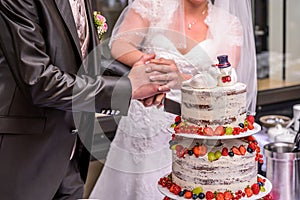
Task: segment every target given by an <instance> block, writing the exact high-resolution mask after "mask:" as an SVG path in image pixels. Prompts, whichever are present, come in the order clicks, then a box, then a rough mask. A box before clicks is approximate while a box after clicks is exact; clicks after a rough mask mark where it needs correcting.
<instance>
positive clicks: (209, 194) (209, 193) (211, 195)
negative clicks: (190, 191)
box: [205, 191, 215, 200]
mask: <svg viewBox="0 0 300 200" xmlns="http://www.w3.org/2000/svg"><path fill="white" fill-rule="evenodd" d="M205 196H206V199H207V200H212V199H214V198H215V195H214V193H213V192H211V191H207V192H206V194H205Z"/></svg>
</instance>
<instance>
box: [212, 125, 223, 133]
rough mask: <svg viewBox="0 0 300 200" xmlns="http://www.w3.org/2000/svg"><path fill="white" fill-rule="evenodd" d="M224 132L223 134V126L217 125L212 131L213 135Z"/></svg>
mask: <svg viewBox="0 0 300 200" xmlns="http://www.w3.org/2000/svg"><path fill="white" fill-rule="evenodd" d="M224 134H225V129H224V127H223V126H218V127H217V128H216V129H215V131H214V135H224Z"/></svg>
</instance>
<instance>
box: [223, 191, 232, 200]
mask: <svg viewBox="0 0 300 200" xmlns="http://www.w3.org/2000/svg"><path fill="white" fill-rule="evenodd" d="M232 198H233V196H232V194H231V192H229V191H226V192H224V199H225V200H232Z"/></svg>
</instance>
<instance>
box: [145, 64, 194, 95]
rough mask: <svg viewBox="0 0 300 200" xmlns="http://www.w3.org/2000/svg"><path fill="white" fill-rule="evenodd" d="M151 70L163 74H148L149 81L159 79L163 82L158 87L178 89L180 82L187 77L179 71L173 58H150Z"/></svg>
mask: <svg viewBox="0 0 300 200" xmlns="http://www.w3.org/2000/svg"><path fill="white" fill-rule="evenodd" d="M149 66H151V69H152V71H159V72H163V74H159V75H153V76H150V79H151V81H159V82H162V83H164V84H163V85H161V87H160V89H162V90H166V89H167V88H169V89H180V88H181V85H182V82H183V81H185V80H187V79H188V78H189V77H186V75H184V74H182V73H180V71H179V70H178V68H177V66H176V63H175V61H174V60H170V59H165V58H159V59H152V60H151V61H150V65H149Z"/></svg>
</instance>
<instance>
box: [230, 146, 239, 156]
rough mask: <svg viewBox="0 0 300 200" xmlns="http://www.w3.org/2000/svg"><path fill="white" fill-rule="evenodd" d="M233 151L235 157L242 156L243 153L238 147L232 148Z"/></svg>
mask: <svg viewBox="0 0 300 200" xmlns="http://www.w3.org/2000/svg"><path fill="white" fill-rule="evenodd" d="M231 151H232V152H233V153H234V154H235V155H241V152H240V150H239V148H237V147H236V146H234V147H232V148H231Z"/></svg>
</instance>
